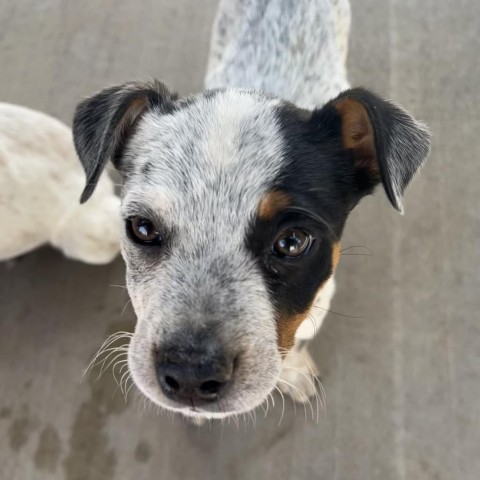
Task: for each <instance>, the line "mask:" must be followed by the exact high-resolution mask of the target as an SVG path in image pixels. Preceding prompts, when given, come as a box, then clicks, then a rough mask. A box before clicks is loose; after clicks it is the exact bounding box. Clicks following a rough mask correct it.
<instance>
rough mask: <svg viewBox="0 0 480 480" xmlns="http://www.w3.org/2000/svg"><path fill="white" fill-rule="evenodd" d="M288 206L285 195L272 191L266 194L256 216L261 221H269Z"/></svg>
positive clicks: (288, 199)
mask: <svg viewBox="0 0 480 480" xmlns="http://www.w3.org/2000/svg"><path fill="white" fill-rule="evenodd" d="M289 205H290V197H289V196H288V194H287V193H285V192H282V191H280V190H274V191H272V192H269V193H267V194H266V195H265V196H264V197H263V198H262V200H261V201H260V203H259V205H258V216H259V217H260V218H261V219H262V220H271V219H272V218H273V217H274V216H275V215H276V214H277V213H278V212H280V211H282V210H283V209H284V208H286V207H288V206H289Z"/></svg>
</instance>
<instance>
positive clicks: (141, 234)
mask: <svg viewBox="0 0 480 480" xmlns="http://www.w3.org/2000/svg"><path fill="white" fill-rule="evenodd" d="M127 230H128V233H129V234H130V237H131V238H132V240H133V241H134V242H137V243H141V244H142V245H160V244H161V243H162V241H163V238H162V235H161V233H160V232H159V231H158V229H157V228H155V225H154V224H153V222H152V221H151V220H149V219H148V218H143V217H132V218H129V219H128V220H127Z"/></svg>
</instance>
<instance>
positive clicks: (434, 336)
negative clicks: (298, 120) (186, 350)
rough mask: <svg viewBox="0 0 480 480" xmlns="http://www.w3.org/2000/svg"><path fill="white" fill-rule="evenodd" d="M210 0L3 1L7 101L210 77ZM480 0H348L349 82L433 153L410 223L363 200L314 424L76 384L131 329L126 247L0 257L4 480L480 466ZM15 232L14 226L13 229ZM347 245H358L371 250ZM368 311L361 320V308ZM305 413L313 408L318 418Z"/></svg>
mask: <svg viewBox="0 0 480 480" xmlns="http://www.w3.org/2000/svg"><path fill="white" fill-rule="evenodd" d="M215 7H216V1H215V0H208V1H207V0H203V1H199V0H150V1H147V0H145V1H142V2H130V1H127V0H115V1H113V0H102V1H97V0H85V1H82V2H78V1H74V0H68V1H67V0H64V1H61V0H42V1H37V0H22V1H13V0H0V100H2V101H10V102H15V103H20V104H24V105H27V106H30V107H33V108H38V109H41V110H44V111H46V112H48V113H51V114H53V115H56V116H58V117H60V118H61V119H63V120H65V121H67V122H69V121H70V118H71V116H72V113H73V108H74V105H75V103H76V102H77V101H78V100H79V99H80V98H81V97H82V96H84V95H87V94H89V93H91V92H93V91H94V90H96V89H98V88H100V87H103V86H106V85H109V84H111V83H114V82H118V81H122V80H127V79H132V78H145V77H149V76H158V77H161V78H163V79H164V80H166V81H167V82H168V83H169V84H170V85H172V86H175V87H176V88H177V89H178V90H179V91H180V92H182V93H186V92H190V91H195V90H197V89H199V88H200V87H201V85H202V77H203V73H204V66H205V60H206V56H207V49H208V40H209V31H210V28H211V24H212V19H213V15H214V11H215ZM479 30H480V3H479V2H478V1H477V0H456V1H455V2H454V1H447V0H442V1H437V0H388V1H387V0H362V1H359V0H357V1H355V0H354V1H353V34H352V39H351V48H350V56H349V72H350V79H351V81H352V83H353V84H355V85H364V86H368V87H371V88H373V89H375V90H377V91H378V92H380V93H382V94H384V95H386V96H388V97H391V98H394V99H395V100H397V101H398V102H399V103H401V104H402V105H403V106H405V107H406V108H408V109H410V110H411V111H412V112H414V113H415V114H416V115H417V116H418V117H419V118H422V119H423V120H425V121H426V122H428V124H429V125H430V126H431V128H432V130H433V133H434V143H433V151H432V154H431V157H430V161H429V162H428V164H427V166H426V167H425V168H424V170H423V172H422V174H421V175H420V176H419V178H417V179H416V181H415V182H414V184H413V186H412V188H411V189H410V191H409V192H408V195H407V200H406V216H405V217H400V216H399V215H397V214H396V213H395V212H394V211H393V209H392V208H390V207H389V205H388V203H387V201H386V199H385V196H384V194H383V193H382V192H380V191H379V192H378V194H377V195H375V197H372V198H369V199H368V200H366V201H364V202H363V204H362V205H361V206H360V207H359V208H358V209H357V210H356V211H355V212H354V214H353V217H352V219H351V221H350V223H349V225H348V228H347V231H346V233H345V237H344V240H343V246H344V247H348V246H358V245H362V246H367V247H368V248H369V249H370V250H371V251H372V252H373V256H360V255H349V256H346V255H345V256H343V257H342V261H341V263H340V267H339V271H338V280H339V292H338V295H337V297H336V299H335V301H334V305H333V308H332V309H333V311H335V312H338V313H342V314H345V315H349V316H348V317H347V316H342V315H337V314H330V315H329V317H328V319H327V321H326V324H325V327H324V329H323V331H322V333H321V335H320V336H319V337H318V338H317V339H316V341H315V342H314V344H313V345H312V352H313V355H314V357H315V358H316V359H317V361H318V362H319V364H320V365H321V368H322V372H323V377H324V383H325V388H326V391H327V414H326V417H324V418H322V419H321V420H320V422H319V423H318V424H316V423H315V422H312V421H311V420H310V419H308V418H307V420H305V417H304V412H303V409H302V408H299V407H297V408H296V413H295V409H294V406H293V405H292V404H291V403H290V402H287V404H286V407H285V414H284V416H283V419H281V422H280V417H281V410H282V409H281V400H280V398H277V399H276V400H277V402H276V403H277V406H276V408H275V409H274V410H273V411H272V410H271V411H270V413H269V415H268V416H267V418H263V412H262V411H261V410H260V411H259V412H257V419H256V425H255V426H254V425H253V420H252V419H247V421H246V424H244V423H242V422H240V425H239V426H237V425H235V424H225V425H219V424H212V425H210V426H206V427H205V428H202V429H195V428H193V427H191V426H189V425H187V424H185V422H183V421H182V420H179V419H176V418H172V417H169V416H164V415H158V414H157V413H156V411H155V409H152V408H149V407H147V408H146V409H144V404H143V402H142V400H141V399H140V398H139V397H138V396H136V395H135V394H132V395H130V398H129V401H128V403H127V404H125V402H124V401H123V399H122V396H121V395H120V393H119V391H118V390H117V391H116V390H115V383H114V381H113V378H112V376H111V375H110V374H105V375H103V376H102V378H101V379H100V380H98V381H95V378H96V377H90V379H88V380H86V381H85V382H83V383H82V384H78V383H76V382H75V379H76V378H77V376H78V375H79V373H80V372H81V370H82V369H83V368H84V367H85V366H86V364H87V363H88V360H89V358H90V357H91V355H92V354H93V353H94V352H95V350H96V349H97V348H98V347H99V346H100V344H101V343H102V340H103V338H104V337H105V336H106V335H107V334H108V333H111V332H112V331H115V330H119V329H125V328H131V327H132V325H133V322H134V316H133V313H132V311H131V310H130V308H129V307H128V306H127V307H126V309H125V311H124V312H123V314H122V311H123V309H124V306H125V304H126V303H127V300H128V298H127V295H126V292H125V291H124V290H123V289H122V288H116V287H111V286H110V285H121V284H122V282H123V265H122V262H121V260H118V261H116V262H115V263H114V264H112V265H109V266H106V267H89V266H85V265H82V264H80V263H75V262H71V261H68V260H65V259H64V258H62V257H61V256H60V255H59V254H58V253H56V252H54V251H53V250H50V249H48V248H44V249H41V250H39V251H37V252H35V253H33V254H30V255H27V256H25V257H23V258H21V259H19V260H18V261H16V262H10V263H7V264H2V265H0V478H1V479H2V480H30V479H65V480H83V479H88V480H111V479H118V480H124V479H125V480H127V479H128V480H132V479H148V480H153V479H162V480H163V479H165V480H177V479H215V480H235V479H249V480H252V479H263V480H270V479H275V480H281V479H301V480H307V479H308V480H310V479H324V480H333V479H336V480H370V479H379V480H390V479H391V480H405V479H415V480H447V479H448V480H476V479H478V478H480V401H479V399H480V319H479V313H478V312H479V309H480V280H479V279H480V274H479V264H480V246H479V238H480V218H479V207H480V174H479V163H478V152H477V150H478V143H477V140H478V137H479V134H480V116H479V114H478V108H479V107H478V106H479V105H480V90H479V84H480V62H479V60H478V59H479V52H480V35H479ZM0 229H1V232H2V233H1V234H2V235H6V234H8V225H1V226H0ZM365 251H366V250H365V249H362V248H357V249H352V250H350V251H348V252H345V253H365ZM352 317H364V318H352ZM307 413H308V414H309V412H308V411H307Z"/></svg>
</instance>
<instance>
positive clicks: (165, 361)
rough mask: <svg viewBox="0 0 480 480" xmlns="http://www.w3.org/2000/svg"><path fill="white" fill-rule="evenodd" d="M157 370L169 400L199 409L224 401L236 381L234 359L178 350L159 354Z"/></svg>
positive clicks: (162, 387) (161, 385)
mask: <svg viewBox="0 0 480 480" xmlns="http://www.w3.org/2000/svg"><path fill="white" fill-rule="evenodd" d="M156 367H157V376H158V381H159V383H160V387H161V389H162V391H163V393H164V394H165V395H166V396H167V397H168V398H171V399H172V400H176V401H177V402H180V403H185V404H187V405H193V406H198V405H201V404H202V403H206V402H213V401H215V400H217V399H218V398H219V397H220V395H221V394H222V392H223V391H224V390H225V388H226V386H227V385H228V383H229V381H230V379H231V377H232V372H233V359H230V358H227V357H226V356H224V355H211V354H206V353H204V352H190V353H187V354H186V353H179V351H178V350H177V351H175V352H170V353H163V354H159V355H158V356H157V365H156Z"/></svg>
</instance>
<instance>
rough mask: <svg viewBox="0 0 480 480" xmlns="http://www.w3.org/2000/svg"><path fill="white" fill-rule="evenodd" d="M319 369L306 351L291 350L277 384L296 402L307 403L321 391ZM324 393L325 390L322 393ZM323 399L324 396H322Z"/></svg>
mask: <svg viewBox="0 0 480 480" xmlns="http://www.w3.org/2000/svg"><path fill="white" fill-rule="evenodd" d="M317 376H318V369H317V366H316V365H315V362H314V361H313V360H312V358H311V356H310V354H309V353H308V352H307V350H306V349H302V350H301V351H298V350H295V349H293V350H291V351H290V352H289V353H288V355H287V356H286V357H285V360H284V361H283V365H282V371H281V372H280V377H279V380H278V383H277V386H278V388H279V389H280V390H281V392H282V393H286V394H288V395H289V396H290V397H291V398H292V399H293V401H294V402H298V403H307V402H309V401H310V398H312V397H314V396H315V395H316V394H317V393H318V391H319V389H320V390H322V387H321V384H320V381H319V380H318V378H317ZM321 393H323V390H322V392H321ZM322 397H323V395H322Z"/></svg>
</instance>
